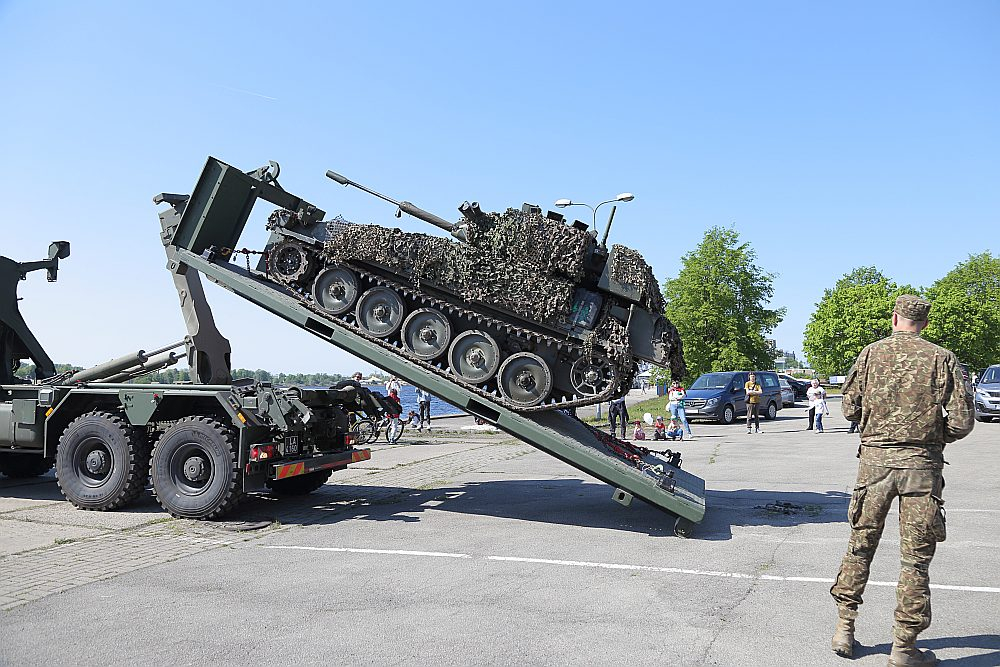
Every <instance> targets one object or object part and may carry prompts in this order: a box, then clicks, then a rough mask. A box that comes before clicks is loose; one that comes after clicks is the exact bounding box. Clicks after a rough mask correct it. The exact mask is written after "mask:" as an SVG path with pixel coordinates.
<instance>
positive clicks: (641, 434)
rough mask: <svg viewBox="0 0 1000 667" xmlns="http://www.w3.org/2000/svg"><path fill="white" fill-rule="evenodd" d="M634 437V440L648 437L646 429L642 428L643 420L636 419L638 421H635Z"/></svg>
mask: <svg viewBox="0 0 1000 667" xmlns="http://www.w3.org/2000/svg"><path fill="white" fill-rule="evenodd" d="M632 439H633V440H645V439H646V431H644V430H643V428H642V422H641V421H638V420H636V422H635V430H634V431H632Z"/></svg>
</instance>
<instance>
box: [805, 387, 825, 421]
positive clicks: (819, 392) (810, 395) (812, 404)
mask: <svg viewBox="0 0 1000 667" xmlns="http://www.w3.org/2000/svg"><path fill="white" fill-rule="evenodd" d="M819 398H822V399H823V400H826V389H823V387H821V386H819V380H817V379H816V378H813V379H812V380H810V381H809V388H808V389H806V399H807V400H808V401H809V424H807V425H806V430H807V431H811V430H813V425H814V424H815V423H816V401H817V399H819Z"/></svg>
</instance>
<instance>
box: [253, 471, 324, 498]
mask: <svg viewBox="0 0 1000 667" xmlns="http://www.w3.org/2000/svg"><path fill="white" fill-rule="evenodd" d="M332 474H333V470H317V471H316V472H310V473H306V474H305V475H298V476H296V477H289V478H288V479H269V480H267V481H266V482H264V483H265V484H266V485H267V488H269V489H271V492H272V493H273V494H274V495H276V496H304V495H306V494H307V493H312V492H313V491H315V490H316V489H318V488H319V487H321V486H323V485H324V484H326V480H328V479H330V475H332Z"/></svg>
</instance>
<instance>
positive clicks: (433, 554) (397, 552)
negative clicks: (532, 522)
mask: <svg viewBox="0 0 1000 667" xmlns="http://www.w3.org/2000/svg"><path fill="white" fill-rule="evenodd" d="M264 548H265V549H292V550H297V551H335V552H340V553H351V554H383V555H387V556H426V557H429V558H472V556H470V555H469V554H453V553H445V552H441V551H406V550H404V549H349V548H346V547H297V546H283V545H278V546H275V545H264Z"/></svg>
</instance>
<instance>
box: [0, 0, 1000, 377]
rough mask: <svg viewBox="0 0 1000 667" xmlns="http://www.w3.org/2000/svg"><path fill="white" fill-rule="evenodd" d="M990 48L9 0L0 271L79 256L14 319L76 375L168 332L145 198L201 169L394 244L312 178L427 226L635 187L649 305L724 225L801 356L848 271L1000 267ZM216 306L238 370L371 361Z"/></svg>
mask: <svg viewBox="0 0 1000 667" xmlns="http://www.w3.org/2000/svg"><path fill="white" fill-rule="evenodd" d="M998 28H1000V4H998V3H996V2H992V1H981V2H973V1H969V2H961V3H928V2H883V3H862V2H839V3H826V4H824V5H821V4H819V3H802V2H758V3H746V2H710V3H681V2H663V3H614V4H612V3H601V4H595V3H585V2H573V3H570V2H565V3H519V2H507V3H467V2H464V3H458V2H455V3H346V2H343V3H334V2H331V3H305V2H291V3H283V4H282V5H275V4H273V3H263V2H239V3H237V2H213V3H202V2H173V3H167V4H164V3H158V4H156V3H133V2H99V1H98V2H93V3H69V2H56V1H53V2H46V3H39V2H28V1H11V0H0V60H2V62H3V63H4V65H3V67H2V68H0V95H2V96H3V98H2V99H3V102H2V104H0V230H2V232H3V234H2V237H0V239H2V241H0V243H2V245H0V253H2V254H4V255H7V256H11V257H14V258H16V259H20V260H22V261H23V260H29V259H38V258H41V257H42V256H43V255H44V252H45V249H46V247H47V244H48V242H49V241H50V240H54V239H67V240H70V241H71V242H72V243H73V256H72V257H70V258H69V259H68V260H66V262H65V263H64V265H63V269H62V270H61V272H60V279H59V282H58V283H57V284H55V285H49V284H46V283H45V280H44V278H43V277H42V276H41V275H32V276H31V278H30V279H29V280H28V281H27V282H25V283H22V285H21V291H20V293H21V296H23V297H25V300H24V301H23V302H22V311H23V312H24V314H25V317H26V319H28V321H29V323H30V324H32V325H33V327H34V329H35V331H36V334H37V335H38V337H39V339H40V340H41V342H42V344H43V345H45V346H46V347H47V348H48V350H49V353H50V355H51V356H52V357H53V358H54V359H56V360H57V361H66V362H73V363H77V364H92V363H97V362H99V361H103V360H105V359H108V358H111V357H114V356H118V355H120V354H122V353H125V352H127V351H131V350H135V349H139V348H146V349H151V348H153V347H157V346H159V345H162V344H165V343H168V342H172V341H174V340H178V339H180V338H181V337H182V336H183V334H184V325H183V321H182V319H181V317H180V311H179V309H178V307H177V297H176V294H175V292H174V290H173V286H172V283H171V281H170V278H169V275H168V273H167V272H166V271H165V270H164V264H165V262H164V257H163V251H162V247H161V246H160V244H159V239H158V223H157V217H156V213H157V209H156V207H154V206H153V204H152V203H151V198H152V196H153V195H154V194H155V193H157V192H161V191H168V192H188V191H189V190H190V189H191V187H192V186H193V184H194V181H195V179H196V177H197V175H198V173H199V171H200V169H201V167H202V165H203V163H204V160H205V157H206V156H207V155H210V154H211V155H215V156H217V157H219V158H221V159H223V160H225V161H227V162H229V163H231V164H234V165H237V166H240V167H242V168H244V169H247V170H249V169H252V168H255V167H257V166H259V165H262V164H265V163H266V162H267V161H268V160H277V161H279V162H280V163H281V165H282V178H281V181H282V184H283V185H284V186H285V187H286V188H287V189H289V190H290V191H292V192H294V193H296V194H298V195H300V196H303V197H305V198H306V199H309V200H310V201H312V202H314V203H316V204H317V205H319V206H321V207H322V208H324V209H325V210H327V211H328V212H330V213H331V215H332V214H336V213H342V214H344V216H345V217H347V218H348V219H351V220H355V221H358V222H377V223H382V224H392V225H399V226H401V227H403V228H404V229H407V230H411V231H434V230H430V229H425V228H424V227H423V226H422V225H421V223H418V222H416V221H407V220H405V219H404V220H402V221H396V219H395V218H392V212H393V211H392V209H391V208H390V207H389V206H388V205H385V204H382V203H381V202H378V201H376V200H373V199H371V198H368V197H366V196H365V195H363V194H361V193H359V192H356V191H351V190H345V189H343V188H341V187H339V186H336V185H335V184H334V183H332V182H331V181H329V180H328V179H326V178H325V177H324V173H325V171H326V170H327V169H334V170H336V171H340V172H341V173H344V174H345V175H347V176H349V177H351V178H354V179H355V180H358V181H361V182H365V183H367V184H369V185H371V186H372V187H374V188H375V189H376V190H380V191H383V192H386V193H390V194H394V195H397V196H398V197H400V198H405V199H409V200H410V201H413V202H414V203H416V204H418V205H420V206H422V207H424V208H426V209H428V210H430V211H433V212H436V213H438V214H439V215H442V216H444V217H446V218H455V217H456V216H457V214H456V213H455V207H456V206H457V205H458V204H459V203H461V202H462V201H463V200H465V199H469V200H478V201H479V202H481V203H482V204H483V207H484V208H487V209H492V210H501V209H503V208H505V207H507V206H518V205H520V203H521V202H523V201H530V202H535V203H539V204H541V205H542V206H550V205H551V203H552V202H553V201H554V200H556V199H558V198H561V197H570V198H573V199H575V200H579V201H590V202H596V201H600V200H602V199H606V198H610V197H613V196H614V195H615V194H617V193H618V192H622V191H630V192H634V193H635V194H636V198H635V201H633V202H631V203H628V204H624V205H622V206H620V207H619V209H618V213H617V215H616V218H615V227H614V229H613V231H612V237H611V240H612V241H614V242H617V243H623V244H625V245H629V246H632V247H635V248H637V249H639V250H641V251H642V252H643V253H644V255H645V256H646V258H647V260H648V261H649V262H650V263H651V264H652V265H653V266H654V269H655V272H656V275H657V277H658V278H660V280H661V281H662V280H663V279H664V278H667V277H672V276H674V275H676V274H677V271H678V270H679V268H680V257H681V256H682V255H683V254H684V253H686V252H688V251H690V250H691V249H692V248H694V246H695V245H696V244H697V243H698V242H699V240H700V239H701V237H702V235H703V233H704V231H705V230H706V229H707V228H709V227H711V226H713V225H723V226H728V225H734V226H735V228H736V229H737V230H738V231H739V232H740V234H741V235H742V237H743V238H744V239H745V240H748V241H750V242H751V243H752V245H753V247H754V248H755V249H756V251H757V253H758V255H759V264H760V266H761V267H762V268H763V269H764V270H767V271H770V272H774V273H777V274H778V277H777V279H776V281H775V297H774V305H777V306H785V307H787V309H788V314H787V316H786V318H785V321H784V322H783V323H782V324H781V325H780V327H779V328H778V329H777V330H776V331H775V337H776V338H777V340H778V345H779V347H784V348H788V349H792V350H800V349H801V338H802V331H803V328H804V327H805V324H806V322H807V321H808V319H809V316H810V315H811V313H812V311H813V309H814V304H815V303H816V302H817V301H818V300H819V298H820V297H821V296H822V293H823V290H824V289H825V288H828V287H831V286H832V285H833V284H834V283H835V282H836V280H837V279H838V278H839V277H840V276H841V275H842V274H844V273H846V272H847V271H849V270H851V269H852V268H854V267H857V266H862V265H871V264H874V265H876V266H878V267H879V268H880V269H881V270H882V271H883V272H885V273H886V274H888V275H889V276H890V277H892V278H893V279H895V280H897V281H898V282H903V283H911V284H915V285H929V284H930V283H932V282H933V281H934V280H935V279H937V278H938V277H940V276H941V275H943V274H944V273H946V272H947V271H948V270H949V269H950V268H952V267H953V266H954V265H955V264H956V263H957V262H959V261H962V260H963V259H965V258H966V257H967V256H968V255H969V254H970V253H978V252H982V251H983V250H990V251H991V252H993V253H994V254H1000V245H998V243H997V240H996V239H997V235H998V231H997V230H998V229H1000V224H998V222H1000V187H998V183H1000V123H998V120H997V119H998V118H1000V80H998V79H1000V40H997V39H996V35H997V33H998ZM581 210H582V212H584V213H587V211H586V210H583V209H581ZM601 217H602V218H603V215H602V216H601ZM261 220H262V219H261V218H260V217H259V216H258V218H257V219H256V220H255V221H253V222H252V223H251V228H252V229H251V230H249V231H248V232H247V234H245V235H244V241H245V242H246V243H247V244H254V243H257V244H259V243H260V242H262V241H263V238H264V234H263V231H262V229H261V227H262V224H261ZM209 298H210V299H211V300H212V303H213V306H214V308H215V311H216V318H217V320H218V322H219V323H220V327H221V328H222V330H223V332H224V333H225V334H226V335H227V336H228V337H229V338H230V340H231V341H232V344H233V361H234V365H235V366H240V367H250V368H266V369H270V370H275V371H292V372H295V371H328V372H347V371H349V370H352V369H353V368H354V367H355V366H361V365H360V364H357V363H356V362H355V361H354V360H353V358H352V357H350V356H349V355H347V354H346V353H343V352H341V351H339V350H336V349H335V348H332V347H330V346H329V345H327V344H324V343H322V342H321V341H319V340H317V339H314V338H313V337H311V336H310V335H308V334H306V333H304V332H301V331H299V330H298V329H296V328H294V327H292V326H291V325H289V324H286V323H284V322H282V321H279V320H277V319H275V318H273V317H272V316H270V315H268V314H266V313H264V312H263V311H260V310H258V309H256V308H254V307H253V306H251V305H250V304H247V303H245V302H243V301H241V300H239V299H237V298H236V297H233V296H231V295H229V294H227V293H225V292H222V291H221V290H219V289H217V288H214V287H212V286H210V289H209Z"/></svg>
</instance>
